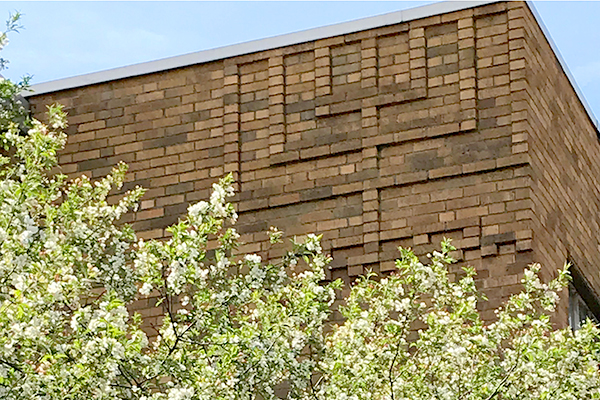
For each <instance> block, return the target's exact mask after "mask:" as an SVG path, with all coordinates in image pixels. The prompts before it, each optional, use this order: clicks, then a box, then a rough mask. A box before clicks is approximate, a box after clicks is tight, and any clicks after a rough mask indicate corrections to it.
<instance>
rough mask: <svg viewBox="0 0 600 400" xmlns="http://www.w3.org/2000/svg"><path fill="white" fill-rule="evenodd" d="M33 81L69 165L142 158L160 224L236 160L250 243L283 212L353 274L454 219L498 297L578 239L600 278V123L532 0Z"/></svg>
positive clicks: (147, 204)
mask: <svg viewBox="0 0 600 400" xmlns="http://www.w3.org/2000/svg"><path fill="white" fill-rule="evenodd" d="M29 100H30V102H31V107H32V110H33V111H34V113H35V114H36V116H38V117H39V116H40V113H41V112H42V111H43V110H44V109H45V105H47V104H49V103H52V102H55V101H58V102H60V103H62V104H64V105H65V107H66V111H67V112H68V113H69V116H70V117H69V121H70V124H71V125H70V127H69V128H68V131H67V132H68V135H69V140H68V144H67V147H66V148H65V150H64V152H63V153H62V154H61V156H60V161H61V164H62V168H63V172H65V173H68V174H71V175H78V174H82V173H84V174H87V175H90V176H91V177H93V178H97V177H99V176H102V175H104V174H106V173H107V172H108V171H109V170H110V168H111V167H112V166H114V165H115V164H116V163H117V162H119V161H125V162H127V163H128V164H129V165H130V173H129V175H128V178H127V179H128V184H127V185H126V186H127V187H129V188H131V187H133V186H135V185H142V186H145V187H147V188H149V189H150V190H149V191H148V193H147V194H146V195H145V197H144V199H143V202H142V207H141V211H139V212H138V213H136V214H135V215H133V216H131V217H130V218H131V222H132V223H133V225H134V227H135V229H137V230H138V231H139V232H140V236H142V237H144V238H156V239H160V238H163V237H165V235H166V232H165V230H164V228H165V227H166V226H168V225H169V224H172V223H174V222H176V220H177V218H178V217H179V216H180V215H181V214H182V213H184V212H185V209H186V207H187V205H188V204H190V203H193V202H196V201H198V200H200V199H204V198H207V197H208V195H209V189H210V186H211V184H212V183H213V182H215V181H216V180H217V179H218V178H219V177H221V176H223V175H224V174H226V173H229V172H232V173H234V176H235V177H236V180H237V182H238V183H239V194H238V195H237V198H236V204H237V207H238V210H239V212H240V220H239V230H240V233H241V234H242V240H243V241H244V242H246V243H248V244H247V245H245V246H243V248H242V249H241V250H242V251H251V252H260V253H262V254H263V255H264V256H265V257H267V258H273V257H278V256H279V255H280V252H277V251H272V250H269V246H267V242H268V241H267V236H266V234H265V230H267V229H268V227H269V226H271V225H274V226H277V227H279V228H281V229H283V230H284V231H285V232H286V234H287V235H288V236H293V235H303V234H306V233H309V232H318V233H322V234H323V240H324V248H325V249H326V251H327V252H329V253H331V254H332V255H333V257H334V262H333V265H332V270H331V272H330V277H331V278H338V277H340V278H343V279H344V280H346V281H349V280H350V279H351V278H352V277H354V276H356V275H358V274H362V273H363V272H364V271H365V270H366V269H372V270H374V271H377V272H385V271H389V270H391V269H392V268H393V260H394V258H396V257H397V255H398V252H397V247H398V246H408V247H412V248H413V249H415V251H416V252H417V253H418V254H420V255H424V254H426V253H427V252H430V251H431V250H433V249H435V248H436V247H438V246H439V242H440V241H441V240H442V238H443V237H449V238H452V239H453V243H454V245H455V246H456V247H457V251H456V252H455V254H454V255H455V257H456V258H457V260H458V261H459V263H458V264H457V265H456V266H455V267H454V268H453V272H457V271H460V267H461V266H463V265H466V264H468V265H471V266H473V267H475V268H476V269H477V271H478V280H479V284H480V286H481V288H482V289H483V291H484V293H486V294H487V296H488V297H489V299H490V302H489V303H486V304H483V305H482V308H483V310H484V313H486V314H485V316H486V317H489V318H491V317H492V315H491V314H490V312H489V311H488V310H490V309H491V308H493V307H496V306H497V305H498V304H499V303H500V301H501V300H502V299H505V298H506V297H507V296H508V295H510V294H511V293H513V292H514V291H515V290H518V289H519V285H518V284H519V281H520V279H521V274H522V271H523V268H524V267H525V266H526V265H527V264H529V263H531V262H533V261H540V262H542V263H543V264H544V266H545V270H544V271H545V272H544V273H545V275H546V277H547V278H549V277H550V275H551V274H552V272H551V271H553V270H555V269H556V268H558V267H560V266H561V265H562V264H563V262H564V261H565V260H566V259H567V257H569V258H570V259H571V260H572V261H573V262H574V263H575V264H576V265H577V268H579V269H580V270H581V272H582V273H583V274H584V275H585V276H587V277H589V281H590V284H591V286H592V288H593V289H594V290H596V291H597V292H598V293H600V275H598V274H597V267H596V266H595V263H594V260H596V259H598V258H599V256H600V242H599V241H598V238H597V236H596V233H597V232H598V231H599V228H600V191H599V187H600V186H599V185H598V183H599V182H598V179H599V178H598V177H600V145H599V142H598V136H597V131H596V130H595V128H594V126H593V124H592V123H591V121H590V120H589V119H588V116H587V115H586V114H585V111H584V109H583V107H582V105H581V104H580V102H579V101H578V99H577V96H576V94H575V92H574V90H573V88H572V87H571V85H570V83H569V81H568V79H567V78H566V76H565V74H564V72H563V71H562V70H561V67H560V65H559V63H558V62H557V60H556V57H555V56H554V54H553V53H552V50H551V48H550V46H549V45H548V43H547V42H546V39H545V37H544V35H543V33H542V32H541V30H540V28H539V26H538V25H537V23H536V22H535V19H534V17H533V16H532V14H531V11H530V10H529V9H528V6H527V5H526V4H525V3H520V2H499V3H493V4H489V5H484V6H480V7H476V8H471V9H466V10H462V11H457V12H452V13H447V14H442V15H436V16H432V17H429V18H425V19H419V20H414V21H410V22H406V23H401V24H397V25H392V26H386V27H381V28H377V29H371V30H367V31H361V32H356V33H352V34H347V35H344V36H336V37H331V38H326V39H321V40H317V41H312V42H307V43H302V44H298V45H292V46H287V47H283V48H278V49H274V50H267V51H261V52H258V53H253V54H247V55H240V56H236V57H231V58H227V59H224V60H217V61H213V62H208V63H205V64H200V65H193V66H188V67H184V68H179V69H175V70H170V71H164V72H158V73H153V74H149V75H144V76H139V77H131V78H127V79H122V80H118V81H112V82H106V83H100V84H96V85H92V86H87V87H82V88H76V89H69V90H64V91H60V92H55V93H50V94H43V95H39V96H32V97H30V99H29ZM116 196H118V194H117V195H116ZM558 321H559V322H560V323H564V322H565V321H566V308H564V307H563V309H562V310H561V312H560V315H559V318H558Z"/></svg>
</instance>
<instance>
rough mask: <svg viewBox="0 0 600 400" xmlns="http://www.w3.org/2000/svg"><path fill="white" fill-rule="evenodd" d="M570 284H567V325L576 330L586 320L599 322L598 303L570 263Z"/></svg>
mask: <svg viewBox="0 0 600 400" xmlns="http://www.w3.org/2000/svg"><path fill="white" fill-rule="evenodd" d="M571 265H572V267H571V276H572V277H573V281H572V283H570V284H569V325H570V326H571V328H572V329H574V330H577V329H579V328H581V325H582V324H583V323H584V322H585V321H586V320H588V319H590V320H592V321H593V322H595V323H598V321H599V320H600V319H599V318H598V316H600V303H599V302H598V297H597V296H596V295H595V293H594V292H593V291H592V289H591V287H590V285H589V284H588V282H587V280H586V279H585V278H584V276H583V275H582V274H581V273H580V272H579V270H578V269H577V268H576V267H575V266H573V263H571Z"/></svg>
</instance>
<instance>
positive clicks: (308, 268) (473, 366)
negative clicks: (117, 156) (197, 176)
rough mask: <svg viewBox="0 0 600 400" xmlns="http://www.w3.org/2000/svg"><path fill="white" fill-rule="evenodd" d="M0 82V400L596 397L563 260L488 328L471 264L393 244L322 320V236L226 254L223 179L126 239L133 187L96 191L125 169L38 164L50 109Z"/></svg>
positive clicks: (590, 336) (59, 136) (592, 362)
mask: <svg viewBox="0 0 600 400" xmlns="http://www.w3.org/2000/svg"><path fill="white" fill-rule="evenodd" d="M14 28H16V19H13V20H12V22H11V23H9V26H8V29H7V31H10V30H13V29H14ZM0 43H2V44H5V43H6V35H5V34H2V36H0ZM0 85H1V86H0V92H1V100H0V101H1V104H2V110H1V112H0V140H1V142H2V145H3V148H4V152H3V153H2V154H3V155H2V156H1V157H0V249H1V254H0V397H1V398H3V399H48V400H50V399H140V400H141V399H145V400H150V399H155V400H159V399H165V400H183V399H273V398H290V399H312V400H325V399H382V400H383V399H391V400H401V399H403V400H404V399H411V400H417V399H423V400H425V399H427V400H430V399H453V400H455V399H456V400H458V399H465V400H467V399H469V400H470V399H478V400H479V399H483V400H491V399H540V400H541V399H598V398H600V379H599V378H600V375H599V371H598V365H599V364H598V363H599V361H600V341H599V339H600V335H599V332H598V329H597V328H596V327H595V326H594V325H593V324H592V323H591V322H588V323H587V324H585V325H584V326H583V328H582V329H580V330H578V331H577V332H572V331H571V330H570V329H564V330H559V331H554V330H553V329H552V326H551V323H550V313H551V312H552V311H553V310H554V307H555V306H556V305H557V301H558V295H557V293H558V292H560V291H561V290H562V289H563V288H564V287H565V285H566V284H567V282H568V272H567V270H566V269H564V270H562V271H559V274H558V278H557V279H556V280H554V281H552V282H550V283H548V284H542V283H541V282H540V280H539V278H538V275H537V272H538V270H539V267H538V266H532V267H531V268H529V269H527V270H526V271H525V273H524V276H523V284H524V291H523V292H522V293H520V294H518V295H516V296H514V297H512V298H511V299H510V300H509V301H508V302H507V303H506V305H505V306H504V307H502V308H501V309H499V310H498V311H497V320H496V321H495V322H493V323H487V324H486V323H485V322H484V321H482V320H481V319H480V316H479V313H478V311H477V303H478V301H481V300H482V298H481V295H480V294H479V293H478V292H477V289H476V287H475V284H474V280H473V276H474V271H473V270H471V269H466V270H465V274H464V277H463V278H461V279H459V280H458V281H452V280H450V279H449V276H448V265H449V264H450V263H451V262H452V260H451V259H450V258H449V256H448V254H449V252H450V251H451V250H452V247H451V246H450V244H449V243H442V248H441V251H439V252H434V253H433V254H432V255H431V256H430V259H429V260H428V262H426V263H423V262H421V261H420V260H419V259H418V258H417V257H415V255H414V254H413V253H411V252H410V251H409V250H401V253H400V258H399V260H398V261H397V263H396V266H397V268H396V270H395V271H394V272H393V273H391V274H390V275H389V276H386V277H383V278H381V279H380V278H378V277H376V276H373V275H367V276H365V277H362V278H360V279H359V280H358V281H357V282H356V283H355V284H354V285H353V286H352V287H351V289H350V295H349V297H348V298H347V299H345V303H344V306H343V307H341V308H340V311H341V313H342V315H343V317H344V322H341V323H339V324H333V323H330V322H328V321H329V317H330V315H331V314H330V313H331V307H332V304H333V301H334V299H335V296H336V291H337V289H339V288H340V287H341V285H342V284H341V282H339V281H334V282H329V283H327V282H325V272H324V270H325V268H327V264H328V263H329V262H330V259H329V257H328V256H326V255H325V254H323V253H322V250H321V246H320V237H319V236H315V235H308V236H307V237H306V238H304V239H303V240H294V242H293V243H292V244H291V249H290V250H289V251H288V252H287V253H286V255H285V256H284V257H282V258H281V259H279V260H277V261H276V262H272V263H265V262H263V261H262V260H261V257H260V256H258V255H255V254H248V255H241V254H238V252H237V251H236V248H237V244H238V234H237V233H236V231H235V228H234V224H235V221H236V218H237V215H236V212H235V209H234V206H233V205H232V204H230V203H229V202H228V201H227V198H228V197H230V196H232V195H233V191H232V178H231V177H226V178H224V179H222V180H221V181H219V183H217V184H215V185H214V186H213V192H212V194H211V197H210V199H209V201H206V202H205V201H202V202H200V203H197V204H194V205H192V206H190V207H189V209H188V214H187V215H186V216H183V217H182V219H181V220H180V222H179V223H178V224H176V225H174V226H172V227H170V228H169V232H170V233H171V236H170V239H168V240H165V241H149V242H143V241H141V240H138V239H137V238H136V236H135V233H134V232H133V230H132V229H131V228H130V227H129V226H127V225H124V224H118V221H119V219H120V217H121V216H123V214H125V213H126V212H129V211H132V210H135V208H136V205H137V201H138V200H139V199H140V197H141V196H142V195H143V190H142V189H139V188H138V189H135V190H133V191H131V192H129V193H127V194H126V195H125V196H123V197H122V199H121V200H120V201H119V202H118V203H117V204H110V203H109V202H108V201H107V197H108V195H109V193H111V191H113V190H115V189H118V188H120V187H121V184H122V183H123V179H124V174H125V170H126V167H125V166H124V165H119V166H117V167H116V168H115V169H114V170H113V172H112V173H111V174H110V175H109V176H107V177H106V178H104V179H101V180H99V181H97V182H91V181H90V180H89V179H88V178H86V177H85V176H82V177H80V178H77V179H75V180H68V179H67V178H66V177H65V176H63V175H60V174H52V173H51V170H53V168H55V167H56V166H57V157H56V154H57V152H59V151H60V150H61V149H62V147H63V146H64V144H65V141H66V136H65V134H64V133H63V131H62V130H63V129H64V127H65V125H66V119H65V114H64V113H63V111H62V109H61V107H60V106H51V107H50V108H49V109H48V123H47V124H43V123H41V122H39V121H37V120H35V119H32V118H30V117H28V116H27V112H26V109H25V108H24V107H23V104H21V103H20V102H19V100H18V99H17V98H16V95H17V94H18V93H19V92H20V91H21V90H23V89H25V88H26V82H25V83H20V84H14V83H12V82H10V81H8V80H3V81H2V82H1V83H0ZM270 237H271V243H272V244H273V245H279V244H278V243H280V242H281V237H282V234H281V232H279V231H277V230H276V229H272V230H271V232H270ZM147 295H151V296H156V297H158V298H159V299H160V300H159V302H158V304H157V306H160V307H162V309H164V310H165V315H164V319H163V323H162V325H161V326H160V328H159V330H158V333H157V337H156V339H154V340H153V341H151V342H150V341H149V340H148V338H147V336H146V333H144V331H142V329H141V328H140V325H141V317H140V316H139V315H138V314H135V313H134V312H131V311H130V310H129V309H128V308H127V306H128V305H129V304H130V303H131V302H132V301H133V300H134V299H136V298H138V297H140V296H147ZM419 327H420V329H419Z"/></svg>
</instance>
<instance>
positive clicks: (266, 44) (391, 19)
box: [23, 0, 600, 137]
mask: <svg viewBox="0 0 600 400" xmlns="http://www.w3.org/2000/svg"><path fill="white" fill-rule="evenodd" d="M499 1H502V0H472V1H443V2H440V3H434V4H428V5H425V6H420V7H415V8H410V9H407V10H401V11H395V12H391V13H387V14H381V15H377V16H374V17H368V18H362V19H357V20H354V21H348V22H342V23H339V24H334V25H327V26H323V27H318V28H313V29H308V30H303V31H299V32H294V33H288V34H285V35H279V36H273V37H269V38H265V39H259V40H253V41H250V42H244V43H238V44H234V45H230V46H224V47H218V48H215V49H210V50H203V51H198V52H194V53H188V54H184V55H181V56H175V57H168V58H163V59H160V60H156V61H149V62H144V63H139V64H133V65H129V66H125V67H119V68H112V69H107V70H104V71H99V72H92V73H90V74H84V75H77V76H73V77H69V78H64V79H58V80H54V81H49V82H43V83H39V84H37V85H32V86H31V90H32V92H28V93H23V96H24V97H25V98H27V97H33V96H37V95H41V94H45V93H52V92H58V91H62V90H68V89H74V88H78V87H83V86H89V85H95V84H98V83H104V82H110V81H116V80H119V79H124V78H130V77H134V76H140V75H147V74H152V73H156V72H162V71H168V70H171V69H176V68H182V67H187V66H190V65H195V64H204V63H208V62H211V61H217V60H223V59H226V58H231V57H236V56H241V55H244V54H251V53H257V52H260V51H265V50H272V49H276V48H280V47H286V46H292V45H295V44H300V43H306V42H312V41H315V40H319V39H325V38H330V37H334V36H342V35H346V34H349V33H354V32H359V31H366V30H369V29H374V28H380V27H383V26H389V25H395V24H400V23H403V22H408V21H413V20H417V19H421V18H427V17H431V16H434V15H440V14H446V13H451V12H455V11H460V10H464V9H468V8H474V7H479V6H482V5H487V4H492V3H497V2H499ZM526 4H527V6H528V7H529V9H530V10H531V13H532V14H533V16H534V18H535V20H536V22H537V23H538V25H539V26H540V28H541V30H542V32H543V33H544V36H545V37H546V40H547V41H548V44H549V45H550V48H551V49H552V50H553V52H554V55H555V56H556V58H557V60H558V62H559V64H560V66H561V68H562V70H563V72H564V73H565V75H566V76H567V79H568V80H569V82H570V83H571V86H572V87H573V89H574V90H575V93H576V94H577V97H578V98H579V101H580V102H581V104H582V105H583V108H584V109H585V111H586V113H587V115H588V117H589V118H590V121H591V122H592V124H593V125H594V127H595V128H596V132H597V133H598V136H599V137H600V124H599V122H598V119H597V118H596V117H595V116H594V113H593V111H592V108H591V107H590V105H589V104H588V102H587V101H586V99H585V96H584V95H583V92H582V91H581V89H580V88H579V86H578V85H577V82H576V81H575V78H573V75H572V74H571V72H570V71H569V68H568V67H567V64H566V62H565V61H564V59H563V58H562V56H561V54H560V52H559V50H558V47H557V46H556V44H555V43H554V40H552V36H550V32H549V31H548V29H547V28H546V25H544V22H543V21H542V18H541V17H540V15H539V13H538V12H537V10H536V8H535V6H534V5H533V1H531V0H527V1H526Z"/></svg>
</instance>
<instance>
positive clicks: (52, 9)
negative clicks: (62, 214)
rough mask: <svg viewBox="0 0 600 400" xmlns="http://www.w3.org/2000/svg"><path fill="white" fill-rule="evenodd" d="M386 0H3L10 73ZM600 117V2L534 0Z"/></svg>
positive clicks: (156, 49) (315, 17) (92, 65)
mask: <svg viewBox="0 0 600 400" xmlns="http://www.w3.org/2000/svg"><path fill="white" fill-rule="evenodd" d="M430 3H432V2H431V1H386V2H361V1H353V2H344V1H338V2H10V1H9V2H0V19H2V18H4V19H5V18H6V17H7V16H8V14H9V12H11V11H15V10H19V11H21V12H22V13H23V14H24V16H23V20H22V24H23V25H25V29H24V30H22V31H21V33H19V34H16V35H12V36H11V38H10V40H11V43H10V45H9V46H8V47H7V48H6V49H5V50H4V51H3V52H2V57H4V58H8V59H9V60H10V64H9V69H8V70H6V71H3V75H5V76H7V77H9V78H11V79H17V78H19V77H20V76H22V75H24V74H31V75H33V83H40V82H46V81H49V80H54V79H60V78H65V77H69V76H74V75H80V74H85V73H89V72H95V71H100V70H104V69H109V68H114V67H120V66H124V65H129V64H134V63H139V62H144V61H152V60H156V59H159V58H164V57H170V56H176V55H181V54H185V53H190V52H194V51H199V50H206V49H210V48H215V47H220V46H225V45H229V44H234V43H240V42H245V41H248V40H254V39H260V38H265V37H269V36H275V35H280V34H284V33H290V32H295V31H299V30H303V29H309V28H314V27H318V26H323V25H329V24H333V23H337V22H344V21H349V20H353V19H358V18H363V17H368V16H373V15H378V14H383V13H386V12H391V11H397V10H403V9H407V8H411V7H415V6H419V5H424V4H430ZM534 4H535V7H536V9H537V11H538V13H539V14H540V15H541V17H542V20H543V21H544V23H545V25H546V27H547V28H548V31H549V32H550V35H551V36H552V38H553V40H554V42H555V43H556V45H557V47H558V48H559V50H560V53H561V54H562V56H563V58H564V59H565V61H566V63H567V65H568V67H569V70H570V71H571V73H572V74H573V76H574V77H575V80H576V81H577V83H578V85H579V87H580V88H581V90H582V92H583V93H584V96H585V98H586V99H587V101H588V103H589V104H590V106H591V108H592V110H593V112H594V114H595V115H596V118H598V117H599V116H600V51H598V49H600V29H598V22H600V20H599V19H598V16H600V2H564V1H555V2H539V1H536V2H534Z"/></svg>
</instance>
